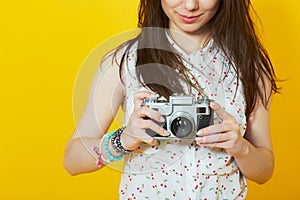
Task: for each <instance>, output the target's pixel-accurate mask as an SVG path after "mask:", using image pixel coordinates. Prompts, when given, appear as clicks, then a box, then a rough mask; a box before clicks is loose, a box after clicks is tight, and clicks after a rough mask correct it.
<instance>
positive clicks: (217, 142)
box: [195, 103, 249, 157]
mask: <svg viewBox="0 0 300 200" xmlns="http://www.w3.org/2000/svg"><path fill="white" fill-rule="evenodd" d="M210 107H211V108H212V109H213V110H214V111H215V113H216V114H217V115H218V117H219V118H220V119H221V120H222V123H220V124H215V125H211V126H208V127H206V128H203V129H200V130H199V131H198V132H197V136H198V137H196V139H195V140H196V143H197V144H198V145H200V146H206V147H217V148H223V149H225V150H226V152H227V153H229V154H230V155H231V156H234V157H239V156H244V155H246V154H247V151H249V149H248V146H247V143H246V142H245V139H244V138H243V137H242V134H241V132H240V126H239V124H238V123H237V121H236V119H235V118H234V117H233V116H232V115H230V114H228V113H227V112H225V111H224V110H223V109H222V108H221V106H220V105H219V104H217V103H211V104H210Z"/></svg>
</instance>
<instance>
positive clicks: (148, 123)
mask: <svg viewBox="0 0 300 200" xmlns="http://www.w3.org/2000/svg"><path fill="white" fill-rule="evenodd" d="M138 123H139V124H140V125H139V126H140V128H142V129H151V130H152V131H154V132H156V133H157V134H159V135H161V136H169V135H170V133H169V132H168V131H167V130H165V129H164V128H163V127H162V126H160V125H158V124H157V123H155V122H154V121H152V120H142V119H141V120H140V122H138Z"/></svg>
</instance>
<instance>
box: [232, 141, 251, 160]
mask: <svg viewBox="0 0 300 200" xmlns="http://www.w3.org/2000/svg"><path fill="white" fill-rule="evenodd" d="M238 146H239V150H238V151H237V153H236V154H235V155H233V156H234V157H235V158H243V157H246V156H247V155H248V154H249V151H250V148H249V145H248V143H247V142H246V140H245V139H242V140H241V143H240V145H238Z"/></svg>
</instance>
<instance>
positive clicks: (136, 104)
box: [134, 91, 156, 110]
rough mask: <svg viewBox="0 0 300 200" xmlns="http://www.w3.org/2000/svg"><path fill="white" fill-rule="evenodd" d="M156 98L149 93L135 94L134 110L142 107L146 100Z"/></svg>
mask: <svg viewBox="0 0 300 200" xmlns="http://www.w3.org/2000/svg"><path fill="white" fill-rule="evenodd" d="M154 97H156V96H155V95H154V94H153V93H151V92H149V91H140V92H136V93H134V110H137V109H139V108H140V107H141V106H142V104H143V102H144V99H145V98H154Z"/></svg>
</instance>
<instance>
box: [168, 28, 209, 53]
mask: <svg viewBox="0 0 300 200" xmlns="http://www.w3.org/2000/svg"><path fill="white" fill-rule="evenodd" d="M169 33H170V36H171V37H172V39H173V40H174V41H175V42H176V43H177V45H178V46H180V47H181V48H182V49H183V50H184V51H185V52H186V53H187V54H191V53H193V52H196V51H199V50H201V49H203V48H204V47H206V46H207V44H208V42H209V39H210V33H209V32H208V31H201V33H199V32H198V33H186V32H180V31H178V30H172V29H170V30H169Z"/></svg>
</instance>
